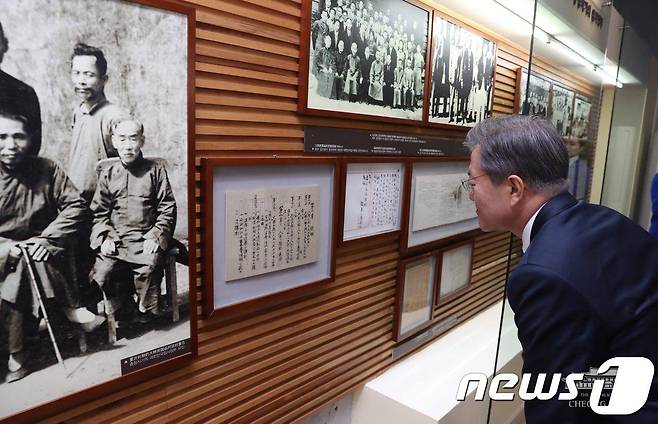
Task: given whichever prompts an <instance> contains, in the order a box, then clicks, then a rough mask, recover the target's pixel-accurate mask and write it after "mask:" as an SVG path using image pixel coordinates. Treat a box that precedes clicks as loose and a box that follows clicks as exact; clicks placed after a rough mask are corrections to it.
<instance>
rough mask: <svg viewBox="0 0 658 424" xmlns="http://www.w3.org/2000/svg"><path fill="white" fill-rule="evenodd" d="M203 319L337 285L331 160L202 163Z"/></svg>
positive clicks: (334, 171) (250, 159)
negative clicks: (293, 293)
mask: <svg viewBox="0 0 658 424" xmlns="http://www.w3.org/2000/svg"><path fill="white" fill-rule="evenodd" d="M203 167H204V179H205V197H206V206H205V209H204V213H205V221H204V224H205V232H204V234H205V246H206V248H205V250H204V257H205V258H204V259H205V260H204V265H205V268H204V273H205V285H204V288H205V293H204V299H205V302H204V314H205V315H206V316H207V317H209V316H210V315H211V314H212V313H213V312H214V311H216V310H218V309H224V308H231V307H236V306H240V305H242V306H244V305H245V304H247V303H253V302H256V301H263V300H267V299H269V298H271V297H272V296H274V295H277V294H280V293H283V292H290V291H292V290H297V291H299V290H300V289H302V288H304V287H305V286H308V285H309V284H313V283H321V282H328V281H331V280H333V278H334V272H335V271H334V267H335V265H334V244H335V243H334V238H335V233H336V213H335V212H334V208H335V206H336V199H335V197H336V187H337V185H338V184H337V179H338V175H339V172H338V169H337V168H338V162H337V160H336V159H335V158H306V157H276V158H272V157H268V158H258V157H246V158H207V159H204V161H203Z"/></svg>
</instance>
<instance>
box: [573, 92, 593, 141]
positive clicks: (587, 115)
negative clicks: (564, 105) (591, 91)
mask: <svg viewBox="0 0 658 424" xmlns="http://www.w3.org/2000/svg"><path fill="white" fill-rule="evenodd" d="M591 117H592V99H591V98H589V97H587V96H583V95H582V94H578V93H576V98H575V100H574V103H573V119H572V123H571V135H572V136H574V137H576V138H577V139H579V140H583V141H584V140H588V139H589V130H590V123H591Z"/></svg>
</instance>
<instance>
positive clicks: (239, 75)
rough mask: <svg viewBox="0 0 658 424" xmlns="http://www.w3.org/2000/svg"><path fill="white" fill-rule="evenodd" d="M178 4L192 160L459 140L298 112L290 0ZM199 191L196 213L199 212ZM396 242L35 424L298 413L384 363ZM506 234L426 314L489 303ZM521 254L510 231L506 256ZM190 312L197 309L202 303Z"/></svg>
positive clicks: (497, 99) (362, 249) (249, 418)
mask: <svg viewBox="0 0 658 424" xmlns="http://www.w3.org/2000/svg"><path fill="white" fill-rule="evenodd" d="M186 3H187V4H191V5H193V6H194V7H195V8H196V10H197V32H196V38H197V63H196V70H197V78H196V87H197V92H196V106H197V122H196V131H197V137H196V141H195V146H194V148H195V151H196V157H197V160H196V164H197V165H198V164H199V158H201V157H204V156H220V155H224V154H235V153H239V152H259V151H291V152H301V151H302V150H303V126H304V125H330V126H342V127H351V128H363V129H374V128H376V129H379V130H382V131H409V132H414V133H423V134H434V135H437V134H440V135H451V136H462V137H463V134H464V132H463V131H460V130H437V129H429V128H419V127H408V126H399V125H391V124H378V123H375V122H371V123H368V122H346V121H345V120H337V119H329V118H316V117H308V116H300V115H299V114H297V112H296V108H297V85H298V82H299V78H300V75H299V74H298V72H299V55H300V52H299V42H300V29H301V28H300V25H301V24H300V15H301V0H189V1H187V2H186ZM478 29H480V30H481V31H483V32H487V31H486V29H483V28H478ZM492 38H494V39H496V37H495V34H492ZM497 42H498V62H497V66H496V84H495V88H494V112H495V113H496V114H509V113H513V107H514V96H515V87H516V69H517V68H518V67H519V66H527V60H528V58H527V52H525V51H524V50H523V49H522V48H519V47H516V46H513V45H510V44H508V43H505V42H504V41H502V40H498V39H497ZM544 69H545V70H546V72H550V73H552V76H554V77H555V78H556V79H558V78H563V77H564V75H563V73H562V72H561V71H560V70H559V69H556V68H554V67H551V66H550V65H548V64H545V65H544ZM564 78H567V77H564ZM568 81H569V82H572V83H573V84H577V85H578V89H579V90H580V91H583V92H590V91H591V90H592V88H591V87H589V86H588V85H587V83H586V82H584V81H580V80H578V79H577V78H572V77H569V78H568ZM568 85H572V84H568ZM588 90H590V91H588ZM199 178H200V174H199V173H198V172H197V181H198V180H199ZM199 187H200V185H198V186H197V188H196V193H197V199H198V204H197V206H196V211H197V214H201V213H202V210H203V206H202V205H203V199H202V198H201V194H200V193H201V191H200V189H199ZM197 223H198V224H197V225H200V224H199V223H200V220H199V221H197ZM198 241H199V242H200V243H201V244H200V245H201V249H200V251H198V252H196V253H197V255H198V256H199V257H200V259H201V260H203V254H202V253H203V249H204V247H203V242H204V240H198ZM398 242H399V240H398V238H397V237H389V238H384V239H380V240H379V241H377V242H376V243H373V242H364V243H360V244H359V243H357V244H355V245H351V246H349V247H344V248H339V249H338V250H337V252H336V262H337V264H336V279H335V281H334V282H332V283H330V284H326V285H324V286H322V287H317V288H316V289H314V291H312V292H310V293H307V294H305V295H303V296H302V297H299V298H295V299H280V300H278V301H277V300H275V301H273V302H272V303H271V304H268V305H265V306H260V307H258V308H256V307H254V308H251V309H245V310H242V311H240V312H234V313H231V314H230V315H225V314H221V313H220V314H218V315H219V316H218V318H216V319H213V320H210V321H204V320H200V321H199V323H198V327H199V358H198V359H197V360H196V361H194V362H193V363H191V364H189V365H188V366H186V367H184V368H182V369H177V370H174V371H173V372H171V373H169V374H166V375H162V376H160V377H158V378H155V379H153V380H149V381H146V382H144V383H141V384H138V385H135V386H132V387H128V388H125V389H123V390H120V391H118V392H116V393H113V394H111V395H108V396H105V397H103V398H100V399H97V400H95V401H93V402H89V403H86V404H84V405H80V406H78V407H76V408H72V409H70V410H67V411H65V412H62V413H60V414H59V415H56V416H53V417H51V418H50V419H47V420H45V422H52V423H54V422H62V421H65V422H70V423H87V422H88V423H94V424H98V423H133V422H157V423H162V422H172V423H193V422H217V423H229V422H230V423H250V424H252V423H254V424H255V423H290V422H295V421H299V420H302V419H303V418H305V417H308V416H310V415H311V414H313V413H314V412H316V411H317V410H318V409H319V408H321V407H323V406H324V405H326V404H327V403H329V402H332V401H335V400H337V399H339V398H341V397H343V396H344V395H345V394H347V393H349V392H351V391H353V390H354V389H356V388H357V387H358V386H359V385H360V384H362V383H364V382H366V381H368V380H369V379H371V378H372V377H374V376H375V375H377V374H378V373H380V372H382V371H383V370H385V369H386V368H387V367H389V366H390V365H391V364H392V363H393V360H392V359H391V358H392V349H393V347H394V346H395V343H394V341H393V328H392V327H393V305H394V298H395V284H396V281H395V279H396V267H397V261H398V259H399V247H398ZM509 242H510V236H509V234H501V233H494V234H481V235H479V236H478V237H477V238H476V242H475V250H474V264H473V265H474V271H473V288H472V290H470V291H469V292H468V293H467V294H466V295H465V296H463V297H462V298H461V299H459V301H453V302H450V303H448V304H445V305H442V306H441V307H440V308H438V309H437V310H436V311H435V312H436V315H437V317H436V321H437V322H438V321H440V320H442V319H445V317H448V316H455V315H456V316H458V321H459V322H460V323H461V322H463V321H465V320H467V319H468V318H470V317H472V316H473V315H475V314H477V313H478V312H480V311H482V310H483V309H484V308H486V307H488V306H489V305H491V304H492V303H494V302H496V301H498V300H500V299H501V296H502V293H503V288H504V283H505V270H506V267H507V253H508V248H509ZM519 252H520V241H519V240H518V239H517V240H514V242H513V255H512V261H511V264H512V266H514V265H515V264H516V263H517V262H518V260H519ZM199 272H201V270H200V269H199ZM201 284H202V283H201V281H199V282H198V283H197V289H198V294H199V299H200V298H201V290H200V289H201ZM197 309H198V310H199V313H201V310H200V303H199V304H198V305H197Z"/></svg>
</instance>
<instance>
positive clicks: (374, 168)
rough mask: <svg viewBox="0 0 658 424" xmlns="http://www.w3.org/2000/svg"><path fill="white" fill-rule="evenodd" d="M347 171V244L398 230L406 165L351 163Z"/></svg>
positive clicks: (345, 225)
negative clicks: (350, 241)
mask: <svg viewBox="0 0 658 424" xmlns="http://www.w3.org/2000/svg"><path fill="white" fill-rule="evenodd" d="M344 168H345V170H344V173H345V176H344V181H345V191H344V193H345V208H344V209H345V210H344V213H343V233H342V234H343V237H342V240H343V242H346V241H349V240H355V239H360V238H364V237H369V236H373V235H378V234H386V233H390V232H394V231H398V230H399V229H400V212H401V203H402V185H403V182H404V178H403V176H404V164H403V163H401V162H395V163H379V162H377V163H356V162H349V163H347V164H346V166H345V167H344Z"/></svg>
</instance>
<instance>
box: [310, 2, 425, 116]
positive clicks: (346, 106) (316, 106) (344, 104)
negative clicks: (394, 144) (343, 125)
mask: <svg viewBox="0 0 658 424" xmlns="http://www.w3.org/2000/svg"><path fill="white" fill-rule="evenodd" d="M379 3H382V4H385V5H386V7H385V8H383V10H381V11H380V10H379V9H378V7H377V6H378V4H379ZM326 4H330V3H326ZM371 4H372V5H373V7H372V9H371V11H370V12H368V13H370V14H372V15H373V16H372V17H373V18H374V19H375V21H376V22H378V21H379V20H381V22H382V26H383V27H385V25H388V24H384V16H385V10H387V9H391V13H390V16H391V18H389V19H393V18H392V17H394V16H398V14H400V15H404V16H405V19H409V18H407V17H406V16H407V15H409V14H411V22H417V23H418V22H421V25H423V26H424V27H425V28H424V31H423V28H421V29H420V30H417V29H416V28H413V31H412V29H408V30H405V31H404V32H403V31H400V33H401V34H402V33H405V36H406V37H405V36H402V35H401V36H400V39H401V40H402V41H403V42H404V41H405V40H406V42H407V43H410V42H411V43H413V45H416V44H418V38H420V37H421V36H422V37H423V38H424V39H425V43H424V44H425V49H424V54H422V50H423V49H422V47H421V54H422V57H423V61H424V64H423V66H422V67H418V69H419V70H421V71H420V72H422V73H420V75H419V76H418V77H419V78H422V79H423V81H422V82H421V83H420V85H422V87H423V94H422V96H421V102H422V104H420V105H417V107H415V108H414V110H413V111H412V112H411V114H410V113H407V111H406V110H405V109H402V108H391V107H388V106H386V107H384V106H381V105H380V104H378V102H382V103H388V100H384V99H383V94H382V99H378V100H375V101H374V102H373V101H371V100H369V99H370V98H371V97H370V96H369V94H373V95H374V96H375V97H377V96H378V95H377V94H376V93H377V90H375V91H374V92H373V91H371V89H370V86H368V87H367V89H368V93H365V90H366V86H365V83H364V85H363V86H359V89H360V91H359V92H358V93H357V94H356V97H352V100H354V101H352V102H350V101H349V94H348V95H347V96H345V92H344V88H343V90H342V91H343V94H344V95H343V96H342V97H343V98H345V97H347V98H348V99H347V100H343V99H340V98H337V97H338V96H337V95H336V93H337V92H338V93H340V91H341V89H340V87H338V90H337V91H336V86H335V82H336V81H335V79H332V78H330V74H331V72H326V73H323V72H322V71H321V70H320V69H324V68H322V67H317V66H315V65H316V63H320V62H321V60H320V59H318V61H314V60H313V59H311V57H315V52H318V51H324V50H323V48H322V47H321V48H320V49H318V47H317V44H318V38H322V37H318V34H323V33H325V28H324V26H325V25H326V30H327V31H326V34H325V35H329V36H330V38H331V40H332V41H331V43H332V44H331V47H330V48H329V50H334V48H333V44H334V43H337V42H336V41H334V39H335V38H338V39H341V37H340V35H339V34H340V27H338V28H339V29H338V31H336V29H335V28H336V27H334V31H333V34H334V35H331V33H332V31H331V29H329V28H330V25H328V24H327V23H326V22H325V24H324V25H323V24H320V23H319V22H320V21H322V11H319V10H318V9H319V5H320V0H309V1H304V2H302V22H301V28H302V31H301V41H300V52H301V58H300V72H299V75H300V78H299V101H298V112H299V113H302V114H306V115H314V116H328V117H338V118H349V119H358V120H369V121H376V122H390V123H397V124H405V125H419V124H421V125H422V122H423V119H424V109H425V107H424V105H425V103H426V98H427V89H426V87H427V75H429V56H430V55H429V51H430V44H431V27H432V25H431V22H432V12H433V10H432V8H431V7H430V6H428V5H426V4H425V3H422V2H420V1H418V0H373V1H372V2H371ZM391 4H393V5H397V6H398V10H394V9H392V8H391ZM333 9H336V8H335V7H334V8H331V7H330V8H329V11H328V12H327V14H328V15H329V14H331V13H333V14H334V17H335V14H336V13H337V11H334V12H332V10H333ZM366 10H367V9H366ZM347 13H348V15H350V11H347ZM362 13H363V12H362ZM353 14H354V19H355V20H359V19H361V18H359V11H358V10H355V11H354V12H353ZM348 17H349V16H348ZM369 17H370V16H369ZM414 18H415V19H414ZM423 22H424V24H423ZM397 23H398V22H393V25H390V26H391V33H394V30H393V27H394V25H395V24H397ZM314 24H315V26H313V25H314ZM345 24H346V21H345ZM402 24H403V23H402V22H399V25H400V27H399V28H403V29H404V28H406V27H402ZM331 26H333V23H332V25H331ZM373 26H374V25H373ZM411 26H412V27H413V24H412V25H411ZM416 26H418V25H416ZM318 27H320V28H318ZM353 27H356V25H355V24H353ZM359 31H361V30H359ZM409 31H412V32H409ZM406 32H409V35H406ZM355 33H356V31H355ZM387 33H388V32H387ZM416 33H418V37H417V36H416ZM346 34H347V30H345V32H344V33H343V37H342V39H343V44H344V45H345V44H346V43H345V40H349V39H356V37H355V35H354V34H352V35H346ZM411 34H413V35H411ZM314 35H315V37H316V38H315V39H313V37H314ZM359 36H360V34H359ZM382 36H383V35H382ZM412 37H413V42H412V41H411V39H412ZM354 42H356V43H357V46H358V47H357V55H359V56H360V57H361V58H362V57H363V55H364V54H365V44H366V43H361V42H360V41H354ZM348 43H349V41H348ZM362 44H363V45H362ZM344 47H345V48H344V52H345V54H346V55H349V54H350V53H351V52H350V50H351V47H348V46H346V45H345V46H344ZM337 48H338V47H337V46H336V49H337ZM322 55H323V56H320V57H325V56H324V55H325V53H322ZM390 56H393V54H392V53H391V54H390ZM395 56H396V59H397V58H398V56H399V55H398V53H397V51H396V53H395ZM409 56H411V54H410V55H409ZM327 57H328V59H327V61H328V62H331V59H330V58H329V55H327ZM391 59H392V60H393V57H391ZM327 61H324V62H327ZM384 62H385V59H384V60H383V61H382V63H384ZM413 62H414V60H412V63H413ZM384 64H385V63H384ZM346 66H347V67H349V60H348V64H347V65H346ZM314 67H316V68H317V69H318V70H317V72H316V70H315V69H314ZM333 68H335V66H333V67H332V66H329V68H328V69H332V70H333ZM354 69H356V67H355V68H354ZM394 69H395V66H394V67H393V70H394ZM415 69H416V67H415V66H414V68H413V69H412V70H413V71H414V72H416V71H415ZM392 72H393V71H392ZM333 73H334V77H335V73H336V72H335V70H333ZM315 74H318V75H321V77H322V78H320V79H322V80H323V82H322V83H320V82H318V81H319V78H318V77H316V76H315ZM369 77H370V76H368V78H369ZM325 80H326V81H325ZM416 84H418V81H417V80H416V81H414V85H416ZM339 85H340V83H339ZM317 87H320V90H317ZM343 87H344V85H343ZM382 91H383V89H382ZM387 92H388V91H387ZM416 95H417V93H416ZM332 97H333V98H332ZM388 98H389V97H388V96H387V99H388ZM357 99H360V100H363V102H361V103H357V101H356V100H357ZM416 103H417V101H415V102H414V104H416Z"/></svg>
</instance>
